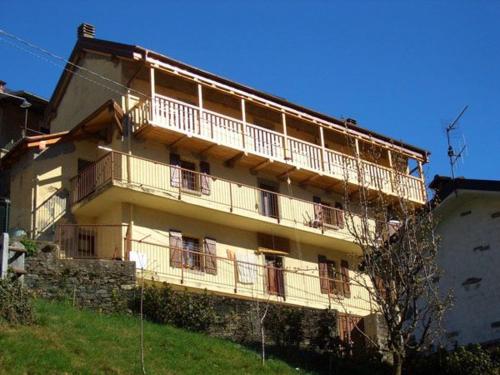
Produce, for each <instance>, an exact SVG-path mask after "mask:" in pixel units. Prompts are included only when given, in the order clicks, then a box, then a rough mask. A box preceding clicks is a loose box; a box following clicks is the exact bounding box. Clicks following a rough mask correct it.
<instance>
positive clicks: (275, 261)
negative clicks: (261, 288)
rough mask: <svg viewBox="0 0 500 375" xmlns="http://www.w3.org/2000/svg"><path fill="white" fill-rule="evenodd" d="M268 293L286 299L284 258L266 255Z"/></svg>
mask: <svg viewBox="0 0 500 375" xmlns="http://www.w3.org/2000/svg"><path fill="white" fill-rule="evenodd" d="M266 271H267V292H268V293H269V294H272V295H275V296H279V297H283V298H284V297H285V279H284V274H283V258H282V257H279V256H274V255H266Z"/></svg>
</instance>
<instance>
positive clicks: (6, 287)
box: [0, 279, 34, 324]
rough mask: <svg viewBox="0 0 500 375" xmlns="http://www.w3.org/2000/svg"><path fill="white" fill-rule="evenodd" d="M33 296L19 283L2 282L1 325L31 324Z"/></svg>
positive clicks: (0, 299)
mask: <svg viewBox="0 0 500 375" xmlns="http://www.w3.org/2000/svg"><path fill="white" fill-rule="evenodd" d="M33 321H34V314H33V305H32V300H31V294H30V293H29V292H28V291H27V290H26V289H25V288H24V287H23V286H22V285H21V283H20V282H18V281H11V280H9V279H4V280H0V324H31V323H33Z"/></svg>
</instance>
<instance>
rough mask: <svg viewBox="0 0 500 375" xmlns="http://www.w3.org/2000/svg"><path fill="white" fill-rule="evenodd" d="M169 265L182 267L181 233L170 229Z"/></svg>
mask: <svg viewBox="0 0 500 375" xmlns="http://www.w3.org/2000/svg"><path fill="white" fill-rule="evenodd" d="M169 240H170V243H169V244H170V266H171V267H177V268H181V267H182V233H181V232H177V231H173V230H171V231H170V238H169Z"/></svg>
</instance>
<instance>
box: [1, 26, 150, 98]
mask: <svg viewBox="0 0 500 375" xmlns="http://www.w3.org/2000/svg"><path fill="white" fill-rule="evenodd" d="M0 35H3V36H5V37H7V38H9V39H10V41H9V40H7V39H6V38H0V40H3V41H4V42H5V43H7V44H10V45H11V46H13V47H15V48H17V49H20V50H21V51H24V52H26V53H29V54H31V55H33V56H35V57H38V58H40V59H42V60H44V61H46V62H48V63H50V64H52V65H55V66H57V67H63V69H64V70H66V71H68V72H71V73H73V74H75V75H77V76H80V77H81V78H84V79H86V80H87V81H89V82H91V83H94V84H97V85H99V86H101V87H103V88H106V89H108V90H110V91H113V92H115V93H118V94H120V95H121V94H123V92H120V91H117V90H116V89H113V88H111V87H109V86H106V85H104V84H102V83H99V82H97V81H94V80H92V79H90V78H88V77H86V76H85V75H82V74H81V73H78V72H77V71H75V70H71V69H69V68H68V67H66V66H64V65H61V64H57V63H55V62H54V61H51V60H50V59H48V58H47V57H44V56H43V55H42V54H40V53H35V52H34V51H32V50H36V51H39V52H41V53H43V54H44V55H47V56H50V57H51V58H53V59H56V60H59V61H62V62H63V63H64V64H67V65H69V66H71V67H73V68H75V69H78V70H81V71H84V72H86V73H89V74H91V75H93V76H95V77H97V78H100V79H102V80H103V81H106V82H109V83H112V84H114V85H116V86H118V87H120V88H122V89H123V90H124V91H125V92H134V93H136V94H138V95H140V96H143V97H145V98H149V95H147V94H145V93H143V92H142V91H139V90H135V89H131V88H129V87H127V86H125V85H123V84H122V83H120V82H118V81H115V80H113V79H111V78H108V77H106V76H104V75H102V74H100V73H97V72H95V71H93V70H91V69H89V68H85V67H83V66H81V65H78V64H75V63H73V62H71V61H69V60H68V59H65V58H64V57H61V56H59V55H56V54H55V53H53V52H51V51H49V50H46V49H45V48H42V47H40V46H37V45H35V44H33V43H31V42H28V41H27V40H24V39H22V38H20V37H18V36H16V35H14V34H11V33H9V32H7V31H5V30H2V29H0ZM16 42H17V43H19V44H22V45H24V46H27V47H28V48H29V49H28V48H26V47H22V46H20V45H18V44H16ZM30 49H32V50H30Z"/></svg>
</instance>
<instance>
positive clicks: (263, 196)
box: [259, 182, 279, 219]
mask: <svg viewBox="0 0 500 375" xmlns="http://www.w3.org/2000/svg"><path fill="white" fill-rule="evenodd" d="M259 189H260V202H259V203H260V204H259V212H260V214H261V215H263V216H268V217H273V218H276V219H279V208H278V194H276V193H277V192H278V188H277V187H276V186H275V185H272V184H269V183H264V182H261V183H259Z"/></svg>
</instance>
